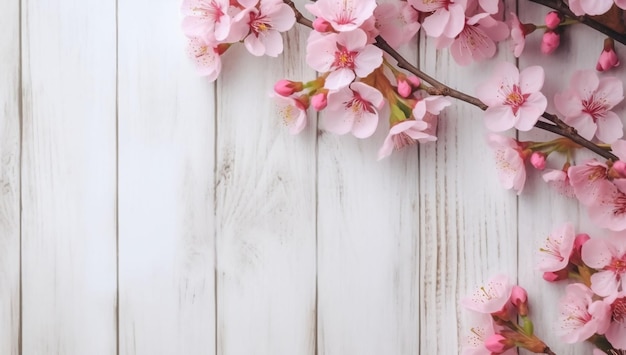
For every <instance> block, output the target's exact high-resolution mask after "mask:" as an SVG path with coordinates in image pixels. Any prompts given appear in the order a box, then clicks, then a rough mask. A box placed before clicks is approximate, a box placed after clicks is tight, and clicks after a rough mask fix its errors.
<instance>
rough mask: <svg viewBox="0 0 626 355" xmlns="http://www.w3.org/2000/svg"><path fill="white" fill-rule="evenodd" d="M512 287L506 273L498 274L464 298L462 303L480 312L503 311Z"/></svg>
mask: <svg viewBox="0 0 626 355" xmlns="http://www.w3.org/2000/svg"><path fill="white" fill-rule="evenodd" d="M512 287H513V286H512V285H511V284H510V282H509V278H508V277H507V276H506V275H496V276H494V277H492V278H491V279H489V281H487V284H486V285H484V286H480V287H479V288H477V289H476V290H474V291H473V292H472V294H471V296H469V297H466V298H463V299H462V300H461V305H462V306H464V307H465V308H467V309H470V310H472V311H476V312H479V313H495V312H498V311H501V310H502V309H503V308H504V306H505V305H506V303H507V302H508V300H509V297H510V296H511V289H512Z"/></svg>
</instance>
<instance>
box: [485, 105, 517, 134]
mask: <svg viewBox="0 0 626 355" xmlns="http://www.w3.org/2000/svg"><path fill="white" fill-rule="evenodd" d="M516 120H517V119H516V117H515V115H514V114H513V110H511V107H510V106H505V105H502V106H490V107H488V108H487V110H485V126H487V129H488V130H490V131H492V132H503V131H506V130H507V129H510V128H513V127H514V126H515V122H516Z"/></svg>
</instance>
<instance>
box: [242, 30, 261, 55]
mask: <svg viewBox="0 0 626 355" xmlns="http://www.w3.org/2000/svg"><path fill="white" fill-rule="evenodd" d="M243 44H244V45H245V46H246V49H247V50H248V52H250V53H251V54H252V55H255V56H257V57H258V56H262V55H263V54H265V45H263V42H261V38H260V37H257V36H254V35H250V36H248V37H246V39H245V40H244V41H243Z"/></svg>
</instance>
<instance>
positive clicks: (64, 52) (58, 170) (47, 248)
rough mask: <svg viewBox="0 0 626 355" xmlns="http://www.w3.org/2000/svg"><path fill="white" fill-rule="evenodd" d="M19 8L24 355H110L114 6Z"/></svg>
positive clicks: (55, 3)
mask: <svg viewBox="0 0 626 355" xmlns="http://www.w3.org/2000/svg"><path fill="white" fill-rule="evenodd" d="M21 7H22V48H23V52H22V59H23V62H22V67H23V89H24V91H23V96H22V100H23V142H22V146H23V165H22V186H23V189H22V196H23V199H22V206H23V210H22V287H23V288H22V293H23V303H22V307H23V319H22V324H23V329H22V339H23V340H22V350H23V351H22V354H24V355H29V354H68V355H69V354H76V355H79V354H115V352H116V337H117V332H116V327H115V317H116V312H115V307H116V265H115V263H116V250H115V246H116V220H115V212H116V211H115V201H116V194H115V187H116V185H115V75H116V73H115V1H113V0H108V1H102V0H97V1H93V0H82V1H73V0H51V1H29V0H24V1H22V4H21Z"/></svg>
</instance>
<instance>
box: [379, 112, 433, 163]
mask: <svg viewBox="0 0 626 355" xmlns="http://www.w3.org/2000/svg"><path fill="white" fill-rule="evenodd" d="M427 129H428V123H426V122H425V121H422V120H412V119H409V120H405V121H401V122H398V123H396V124H394V125H393V126H392V127H391V128H390V129H389V133H388V134H387V138H385V142H384V143H383V145H382V147H380V150H379V151H378V160H381V159H383V158H386V157H388V156H389V155H391V153H392V152H393V151H394V150H400V149H402V148H404V147H407V146H411V145H414V144H417V143H418V142H432V141H435V140H437V137H435V136H433V135H431V134H428V133H426V130H427Z"/></svg>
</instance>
